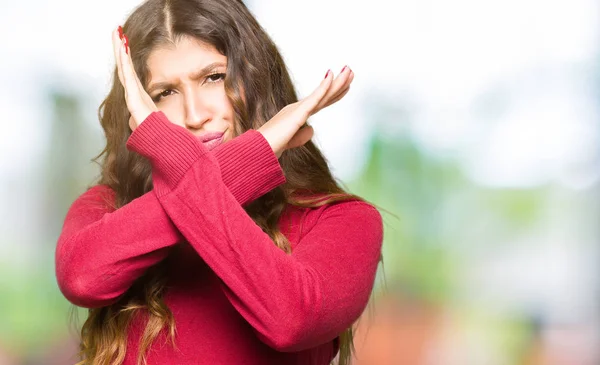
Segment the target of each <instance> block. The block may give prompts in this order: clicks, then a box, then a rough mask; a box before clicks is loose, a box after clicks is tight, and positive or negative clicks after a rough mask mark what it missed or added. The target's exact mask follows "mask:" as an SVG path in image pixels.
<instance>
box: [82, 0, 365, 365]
mask: <svg viewBox="0 0 600 365" xmlns="http://www.w3.org/2000/svg"><path fill="white" fill-rule="evenodd" d="M123 30H124V32H125V33H126V34H127V36H128V38H129V42H130V43H129V44H130V52H131V57H132V60H133V64H134V68H135V71H136V73H137V74H138V75H139V77H140V81H141V82H142V84H143V85H147V82H148V77H149V70H148V67H147V60H148V57H149V55H150V53H151V52H152V51H153V50H154V49H156V48H157V47H159V46H164V45H174V44H176V43H177V41H178V40H179V39H181V38H182V37H185V36H189V37H194V38H195V39H197V40H200V41H202V42H205V43H208V44H211V45H213V46H214V47H215V48H216V49H217V50H218V51H219V52H220V53H221V54H223V55H225V56H226V57H227V60H228V62H227V77H226V78H225V85H224V87H225V91H226V94H227V97H228V99H229V100H230V102H231V105H232V106H233V110H234V116H235V123H234V125H235V133H234V134H235V135H236V136H237V135H240V134H242V133H244V132H245V131H247V130H249V129H258V128H259V127H260V126H261V125H263V124H264V123H265V122H267V121H268V120H269V119H270V118H272V117H273V116H274V115H275V114H276V113H277V112H279V111H280V110H281V109H282V108H283V107H284V106H286V105H288V104H291V103H294V102H296V101H297V100H298V97H297V94H296V91H295V88H294V86H293V84H292V81H291V78H290V75H289V73H288V70H287V68H286V66H285V64H284V61H283V58H282V56H281V54H280V53H279V51H278V49H277V47H276V46H275V44H274V43H273V41H272V40H271V39H270V37H269V36H268V35H267V33H266V32H265V31H264V30H263V29H262V27H261V26H260V25H259V24H258V22H257V21H256V19H255V18H254V17H253V15H252V14H251V13H250V11H249V10H248V9H247V8H246V6H245V5H244V4H243V2H242V1H239V0H148V1H145V2H144V3H143V4H141V5H140V6H139V7H137V8H136V9H135V10H134V11H133V13H132V14H131V15H130V16H129V18H128V19H127V21H126V22H125V24H124V25H123ZM129 115H130V114H129V111H128V109H127V105H126V103H125V95H124V90H123V87H122V86H121V84H120V82H119V79H118V75H117V69H116V67H115V70H114V72H113V83H112V87H111V89H110V91H109V93H108V95H107V97H106V98H105V99H104V100H103V102H102V103H101V105H100V107H99V109H98V118H99V120H100V123H101V125H102V128H103V129H104V133H105V136H106V146H105V147H104V149H103V150H102V152H101V153H100V154H99V155H98V156H96V157H95V158H94V160H95V161H97V162H98V163H99V164H100V166H101V175H100V179H99V181H98V183H99V184H104V185H107V186H109V187H110V188H111V189H112V190H113V191H114V193H115V195H114V201H111V202H110V204H111V205H112V207H113V208H115V209H116V208H119V207H122V206H124V205H125V204H127V203H129V202H131V201H132V200H133V199H135V198H137V197H140V196H141V195H143V194H145V193H147V192H148V191H150V190H151V189H152V179H151V166H150V163H149V162H148V160H147V159H145V158H144V157H143V156H140V155H138V154H136V153H135V152H131V151H129V150H127V148H126V146H125V144H126V142H127V139H128V138H129V136H130V134H131V131H130V128H129V125H128V120H129ZM279 161H280V164H281V167H282V169H283V171H284V174H285V176H286V180H287V181H286V183H285V184H283V185H282V186H279V187H277V188H275V189H273V190H272V191H270V192H269V193H267V194H265V195H264V196H262V197H260V198H259V199H257V200H255V201H253V202H252V203H250V204H248V205H246V206H245V208H244V209H245V210H246V212H247V213H248V215H249V216H250V217H251V218H252V219H253V220H254V222H255V223H256V224H257V225H258V226H259V227H261V228H262V230H263V231H264V232H265V233H267V234H268V235H269V236H270V237H271V239H272V240H273V242H274V244H275V245H276V246H277V247H279V248H280V249H282V250H283V251H285V252H287V253H289V252H290V251H291V249H290V242H289V241H288V239H287V238H286V237H285V236H284V235H283V233H282V232H281V231H280V229H279V227H278V221H279V218H280V216H281V214H282V212H283V211H284V208H285V207H286V205H287V204H292V205H295V206H298V207H318V206H322V205H325V204H330V203H333V202H337V201H342V200H360V201H364V199H362V198H360V197H358V196H356V195H353V194H349V193H347V192H346V191H344V189H342V188H341V187H340V185H339V184H338V183H337V182H336V180H335V178H334V177H333V176H332V174H331V171H330V170H329V167H328V165H327V161H326V159H325V158H324V156H323V154H322V153H321V152H320V151H319V149H318V148H317V147H316V146H315V145H314V144H313V143H312V142H311V141H309V142H307V143H306V144H305V145H304V146H301V147H298V148H294V149H291V150H286V151H284V152H283V154H282V155H281V157H280V159H279ZM306 192H308V193H309V194H306ZM165 285H166V273H165V270H164V267H163V265H161V264H157V265H156V266H154V267H152V268H150V269H149V270H148V271H147V272H146V273H145V274H144V275H143V276H142V277H141V278H139V279H138V280H137V281H136V283H135V284H134V285H133V286H132V287H131V288H130V289H129V290H128V291H127V292H126V293H125V294H124V295H123V296H122V297H121V298H120V299H119V300H118V302H116V303H114V304H112V305H109V306H106V307H102V308H93V309H89V312H88V317H87V319H86V321H85V323H84V324H83V326H82V328H81V343H80V357H81V361H80V362H79V363H78V365H84V364H85V365H114V364H121V363H122V362H123V361H124V358H125V352H126V346H127V328H128V326H129V323H130V322H131V320H132V318H134V315H135V314H136V313H144V314H145V315H147V318H148V319H147V324H146V327H145V330H144V332H143V334H142V338H141V341H140V348H139V349H138V350H139V351H138V358H137V363H138V364H145V363H146V353H147V351H148V349H149V347H150V346H151V344H152V343H153V341H154V340H155V339H156V338H157V336H158V335H159V334H160V332H161V331H163V330H165V329H166V330H167V338H169V339H170V340H171V343H172V345H175V333H176V331H175V322H174V319H173V315H172V313H171V311H170V310H169V308H168V307H167V305H166V304H165V302H164V300H163V294H164V293H165V290H166V287H165ZM352 340H353V328H352V326H351V327H350V328H348V329H347V330H345V331H344V332H343V333H342V334H341V335H340V353H339V360H338V363H339V364H340V365H346V364H348V363H349V361H350V357H351V354H352V352H353V341H352Z"/></svg>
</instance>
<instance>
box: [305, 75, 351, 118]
mask: <svg viewBox="0 0 600 365" xmlns="http://www.w3.org/2000/svg"><path fill="white" fill-rule="evenodd" d="M352 80H354V72H352V70H350V69H349V68H348V67H344V69H343V70H342V73H341V74H340V75H338V77H337V79H336V80H335V81H334V85H332V86H331V89H330V90H329V92H328V93H327V95H325V97H323V99H322V100H321V101H320V102H319V104H318V105H317V107H316V108H315V110H314V111H313V114H314V113H317V112H318V111H319V110H321V109H323V108H325V107H327V106H329V105H331V104H332V103H331V101H332V100H336V101H337V100H339V99H337V97H338V96H340V94H342V93H344V92H346V90H347V89H348V88H349V87H350V84H351V83H352Z"/></svg>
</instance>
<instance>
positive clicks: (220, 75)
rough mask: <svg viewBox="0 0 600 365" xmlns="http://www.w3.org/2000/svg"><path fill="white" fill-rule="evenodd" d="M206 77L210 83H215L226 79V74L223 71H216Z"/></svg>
mask: <svg viewBox="0 0 600 365" xmlns="http://www.w3.org/2000/svg"><path fill="white" fill-rule="evenodd" d="M206 79H207V81H208V82H210V83H213V82H219V81H222V80H224V79H225V74H224V73H222V72H217V73H214V74H212V75H208V76H207V77H206Z"/></svg>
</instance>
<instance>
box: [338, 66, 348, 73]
mask: <svg viewBox="0 0 600 365" xmlns="http://www.w3.org/2000/svg"><path fill="white" fill-rule="evenodd" d="M347 68H348V66H344V68H343V69H342V71H340V73H342V72H344V71H345V70H346V69H347Z"/></svg>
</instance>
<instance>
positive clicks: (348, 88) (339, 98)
mask: <svg viewBox="0 0 600 365" xmlns="http://www.w3.org/2000/svg"><path fill="white" fill-rule="evenodd" d="M348 91H350V86H348V87H347V88H346V89H345V90H344V91H343V92H342V93H341V94H340V95H338V96H336V97H335V99H332V100H330V101H329V102H328V103H327V104H325V105H324V106H323V108H321V109H324V108H327V107H328V106H330V105H332V104H335V103H337V102H338V101H340V100H342V98H343V97H344V96H346V94H348Z"/></svg>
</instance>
